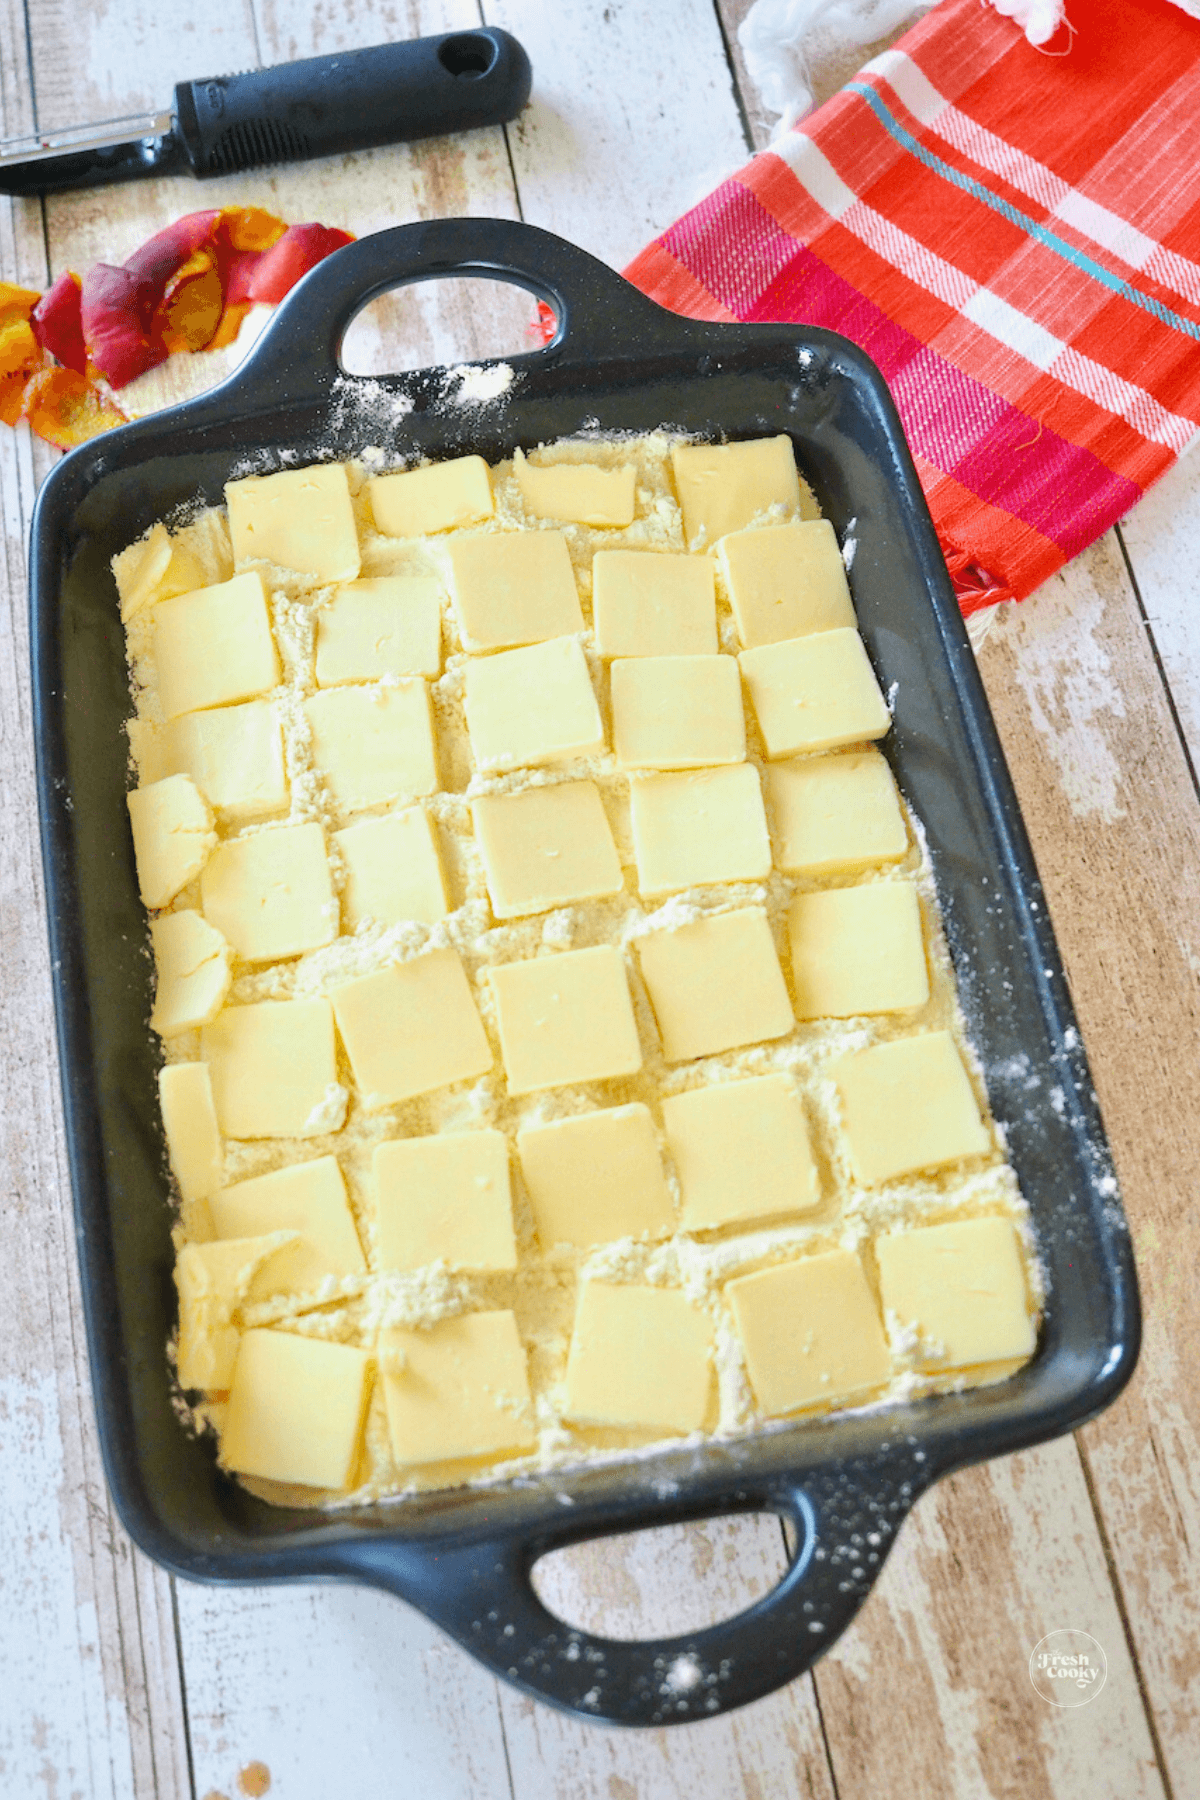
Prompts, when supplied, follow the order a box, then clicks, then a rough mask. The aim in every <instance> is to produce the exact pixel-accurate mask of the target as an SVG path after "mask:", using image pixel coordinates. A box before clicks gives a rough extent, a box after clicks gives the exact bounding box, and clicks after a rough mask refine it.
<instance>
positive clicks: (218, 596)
mask: <svg viewBox="0 0 1200 1800" xmlns="http://www.w3.org/2000/svg"><path fill="white" fill-rule="evenodd" d="M154 665H155V668H156V670H157V672H158V698H159V701H160V703H161V705H162V709H163V716H164V717H165V718H167V719H174V718H177V717H178V716H179V714H180V713H188V712H197V711H199V710H200V709H201V708H203V707H207V706H227V705H228V704H229V702H230V701H232V700H252V699H254V697H255V695H256V694H265V693H266V691H267V689H268V688H273V687H274V686H275V684H276V682H277V681H278V680H279V657H278V655H277V654H276V651H275V639H274V638H273V637H272V636H271V620H270V616H269V614H268V612H267V596H266V591H265V590H264V588H263V584H262V576H261V575H260V574H258V572H257V571H256V570H254V571H251V573H249V574H247V575H235V576H234V578H233V580H232V581H222V582H219V583H218V584H217V586H216V587H206V588H198V589H197V590H196V592H195V593H192V594H179V595H177V596H176V598H175V599H174V600H163V601H160V603H159V604H158V606H156V607H155V609H154Z"/></svg>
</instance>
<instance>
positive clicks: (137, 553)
mask: <svg viewBox="0 0 1200 1800" xmlns="http://www.w3.org/2000/svg"><path fill="white" fill-rule="evenodd" d="M112 572H113V576H114V578H115V580H116V583H117V594H118V596H119V598H120V602H121V623H122V625H127V624H128V623H129V621H130V619H132V618H133V617H134V616H135V615H136V614H137V613H139V612H141V610H142V608H143V607H144V606H148V605H151V604H152V603H153V602H154V601H156V600H169V599H171V597H172V596H173V595H175V594H186V593H188V592H190V590H191V589H192V588H198V587H203V586H204V580H205V572H204V567H203V565H202V563H201V562H200V559H199V558H198V557H197V556H195V555H193V554H192V552H191V551H190V550H188V549H187V547H186V546H185V545H183V544H176V543H173V542H172V541H171V538H170V535H169V534H168V532H167V528H166V526H165V525H163V524H162V523H161V522H160V523H159V524H157V525H154V526H152V527H151V530H150V531H149V533H148V534H147V536H146V537H144V538H139V539H138V541H137V543H136V544H130V546H129V548H128V549H127V550H122V551H121V552H120V553H119V554H118V555H117V556H114V557H113V559H112Z"/></svg>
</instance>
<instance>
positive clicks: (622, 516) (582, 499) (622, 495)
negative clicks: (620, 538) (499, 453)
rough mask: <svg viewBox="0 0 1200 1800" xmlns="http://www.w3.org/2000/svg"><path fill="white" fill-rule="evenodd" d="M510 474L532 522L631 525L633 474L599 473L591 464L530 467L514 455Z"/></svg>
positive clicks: (629, 471)
mask: <svg viewBox="0 0 1200 1800" xmlns="http://www.w3.org/2000/svg"><path fill="white" fill-rule="evenodd" d="M513 474H514V475H515V476H516V478H517V486H518V488H519V489H520V491H521V499H522V500H523V501H524V502H525V510H526V512H529V513H532V514H533V517H534V518H535V519H567V520H571V521H573V522H574V523H575V524H578V525H632V524H633V512H634V499H635V493H634V489H635V482H636V471H635V469H634V468H633V465H632V464H628V465H626V467H624V468H622V469H601V468H597V466H596V464H595V463H548V464H546V465H544V466H543V465H542V464H540V463H531V462H529V461H528V459H527V458H526V457H525V456H524V455H523V454H522V452H521V451H520V450H518V451H517V453H516V455H515V456H514V458H513Z"/></svg>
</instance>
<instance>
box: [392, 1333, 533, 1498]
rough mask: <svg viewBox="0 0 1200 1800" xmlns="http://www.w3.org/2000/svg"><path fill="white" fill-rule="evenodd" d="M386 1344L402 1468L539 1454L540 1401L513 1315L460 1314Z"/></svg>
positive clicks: (396, 1447)
mask: <svg viewBox="0 0 1200 1800" xmlns="http://www.w3.org/2000/svg"><path fill="white" fill-rule="evenodd" d="M379 1344H380V1350H381V1353H382V1360H383V1367H384V1378H383V1394H384V1401H385V1403H386V1406H387V1421H388V1432H389V1435H390V1437H391V1440H392V1455H393V1456H394V1457H395V1459H396V1461H397V1462H398V1463H400V1464H408V1463H431V1462H450V1461H457V1460H458V1459H459V1458H460V1457H491V1458H493V1459H495V1458H497V1457H502V1456H516V1455H519V1453H520V1452H521V1451H522V1450H531V1449H532V1448H533V1446H534V1444H535V1443H536V1441H537V1432H536V1429H535V1425H534V1412H533V1400H532V1398H531V1396H530V1393H529V1374H528V1370H527V1368H526V1363H525V1346H524V1345H523V1344H522V1342H521V1338H520V1333H519V1332H518V1331H517V1321H516V1317H515V1315H514V1314H513V1313H511V1312H477V1313H460V1314H459V1315H458V1317H457V1318H454V1319H443V1320H441V1321H440V1323H439V1324H437V1325H431V1326H430V1327H429V1329H428V1330H427V1331H384V1332H381V1334H380V1339H379ZM396 1365H398V1366H396Z"/></svg>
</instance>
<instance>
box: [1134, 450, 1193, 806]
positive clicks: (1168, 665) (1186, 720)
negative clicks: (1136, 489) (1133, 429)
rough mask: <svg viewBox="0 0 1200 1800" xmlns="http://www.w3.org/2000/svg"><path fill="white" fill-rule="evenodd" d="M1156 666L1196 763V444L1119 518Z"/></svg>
mask: <svg viewBox="0 0 1200 1800" xmlns="http://www.w3.org/2000/svg"><path fill="white" fill-rule="evenodd" d="M1121 536H1122V537H1123V538H1124V540H1125V548H1126V549H1127V551H1128V552H1129V559H1130V562H1131V563H1132V565H1133V573H1134V576H1135V578H1136V581H1137V585H1138V592H1139V594H1140V595H1141V599H1142V605H1143V606H1144V608H1145V611H1146V618H1147V621H1148V624H1149V627H1150V631H1151V633H1152V635H1153V639H1154V643H1155V646H1156V649H1157V652H1158V655H1159V656H1160V657H1161V659H1162V666H1163V673H1164V675H1165V678H1166V681H1167V683H1168V686H1169V689H1170V693H1171V696H1172V699H1173V701H1174V704H1175V708H1176V712H1177V714H1178V718H1179V722H1180V726H1181V728H1182V731H1183V734H1184V737H1185V739H1186V741H1187V745H1188V748H1189V751H1190V754H1191V761H1192V772H1193V775H1194V774H1195V773H1196V771H1197V769H1200V631H1197V629H1196V600H1195V590H1196V580H1197V570H1198V568H1200V457H1197V455H1196V453H1195V450H1193V451H1192V452H1191V453H1190V454H1189V455H1187V456H1184V457H1183V458H1182V459H1181V460H1180V461H1179V462H1177V463H1176V464H1175V467H1174V468H1173V469H1170V470H1169V471H1168V472H1167V474H1166V475H1164V476H1163V478H1162V480H1161V481H1160V482H1158V484H1157V485H1156V486H1155V487H1153V488H1151V490H1150V492H1149V493H1148V494H1147V495H1146V497H1145V499H1144V500H1142V501H1141V502H1140V504H1139V505H1138V506H1137V507H1136V508H1135V509H1134V511H1133V512H1131V513H1130V515H1129V517H1128V518H1127V519H1125V520H1124V521H1123V522H1122V525H1121Z"/></svg>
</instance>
